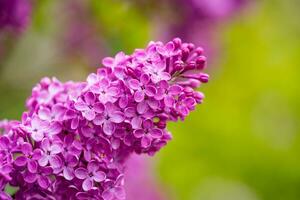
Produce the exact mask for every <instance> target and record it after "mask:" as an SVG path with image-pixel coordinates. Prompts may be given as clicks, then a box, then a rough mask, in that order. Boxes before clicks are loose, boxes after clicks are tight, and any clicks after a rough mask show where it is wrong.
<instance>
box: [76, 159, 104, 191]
mask: <svg viewBox="0 0 300 200" xmlns="http://www.w3.org/2000/svg"><path fill="white" fill-rule="evenodd" d="M75 176H76V177H77V178H78V179H81V180H84V181H83V183H82V188H83V190H84V191H89V190H90V189H92V188H93V187H94V181H95V182H97V183H100V182H102V181H104V180H105V179H106V174H105V173H104V172H103V171H100V170H99V164H98V163H97V162H96V161H91V162H89V163H88V166H87V169H85V168H83V167H80V168H78V169H76V170H75Z"/></svg>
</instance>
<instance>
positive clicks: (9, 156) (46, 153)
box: [0, 38, 209, 200]
mask: <svg viewBox="0 0 300 200" xmlns="http://www.w3.org/2000/svg"><path fill="white" fill-rule="evenodd" d="M137 52H139V53H137ZM202 53H203V50H202V49H200V48H196V47H195V46H194V45H192V44H189V43H182V42H181V40H180V39H178V38H175V39H174V40H172V41H171V42H169V43H167V44H166V45H164V44H162V42H150V43H149V45H148V47H147V48H146V49H145V50H137V51H135V53H133V54H132V55H125V54H123V53H121V54H118V56H116V57H115V58H109V59H104V60H106V61H105V62H106V63H105V65H104V67H102V68H99V69H98V71H97V73H95V74H91V75H89V76H88V78H87V80H86V81H85V82H79V83H76V82H71V81H70V82H66V83H62V82H60V81H58V80H57V79H55V78H52V79H50V78H43V79H42V80H41V82H40V83H39V84H38V85H37V86H35V87H34V88H33V90H32V95H31V96H30V97H29V98H28V100H27V102H26V106H27V111H26V112H24V113H23V115H22V119H21V121H4V122H1V123H0V130H1V133H2V134H3V135H1V136H0V192H2V193H1V195H2V196H5V195H6V194H5V193H3V192H4V188H5V186H6V185H7V184H11V185H13V186H16V187H18V188H19V189H18V191H17V193H16V194H15V197H16V199H27V198H29V199H30V198H31V197H34V198H37V199H65V198H73V199H99V200H103V199H104V200H116V199H117V200H123V199H125V189H124V172H125V170H126V162H127V160H128V158H129V157H130V156H131V155H134V154H142V153H143V154H148V155H154V154H155V153H156V152H157V151H159V150H160V149H161V148H162V147H163V146H165V145H166V144H167V142H168V141H169V140H170V139H171V134H170V132H169V131H168V130H167V128H166V127H167V123H168V122H169V121H177V120H179V119H181V120H184V119H185V117H187V116H188V114H189V113H190V112H191V111H192V110H194V109H195V106H196V105H197V104H200V103H202V101H203V97H204V96H203V94H202V93H200V92H198V91H196V90H195V89H196V88H197V87H198V86H200V85H201V84H202V83H206V82H207V80H208V78H209V76H208V75H207V74H204V73H203V72H202V70H203V68H204V67H205V61H206V59H205V57H204V56H203V55H202ZM147 54H149V55H147ZM145 58H146V59H145ZM112 59H113V60H112ZM109 60H110V61H112V62H108V61H109ZM109 63H110V64H109ZM151 67H152V68H153V69H159V70H151V69H150V68H151ZM115 72H116V73H115ZM107 94H109V95H107ZM66 192H67V193H68V195H66ZM5 198H6V197H5Z"/></svg>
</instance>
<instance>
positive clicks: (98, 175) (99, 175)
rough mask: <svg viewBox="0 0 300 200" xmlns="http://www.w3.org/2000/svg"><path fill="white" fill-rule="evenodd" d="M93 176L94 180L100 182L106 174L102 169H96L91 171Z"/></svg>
mask: <svg viewBox="0 0 300 200" xmlns="http://www.w3.org/2000/svg"><path fill="white" fill-rule="evenodd" d="M93 175H94V176H93V178H94V180H95V181H96V182H98V183H99V182H102V181H104V180H105V179H106V174H105V173H104V172H102V171H96V172H94V173H93Z"/></svg>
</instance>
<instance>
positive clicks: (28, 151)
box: [14, 142, 43, 173]
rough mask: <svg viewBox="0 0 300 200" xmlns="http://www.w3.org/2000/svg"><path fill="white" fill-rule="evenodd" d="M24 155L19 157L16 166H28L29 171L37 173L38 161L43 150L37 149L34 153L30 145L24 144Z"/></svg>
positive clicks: (22, 147)
mask: <svg viewBox="0 0 300 200" xmlns="http://www.w3.org/2000/svg"><path fill="white" fill-rule="evenodd" d="M21 152H22V155H20V156H18V157H17V158H16V159H15V162H14V164H15V165H17V166H25V165H27V169H28V171H29V172H31V173H36V171H37V168H38V162H37V161H38V160H39V159H40V158H41V157H42V154H43V152H42V150H41V149H35V150H34V151H33V149H32V146H31V144H30V143H27V142H24V143H23V144H22V145H21Z"/></svg>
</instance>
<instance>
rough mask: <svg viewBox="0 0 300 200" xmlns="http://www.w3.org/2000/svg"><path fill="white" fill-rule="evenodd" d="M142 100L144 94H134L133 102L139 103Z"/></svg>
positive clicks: (140, 92)
mask: <svg viewBox="0 0 300 200" xmlns="http://www.w3.org/2000/svg"><path fill="white" fill-rule="evenodd" d="M144 98H145V94H144V92H143V91H136V92H135V93H134V100H135V101H136V102H141V101H143V100H144Z"/></svg>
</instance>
